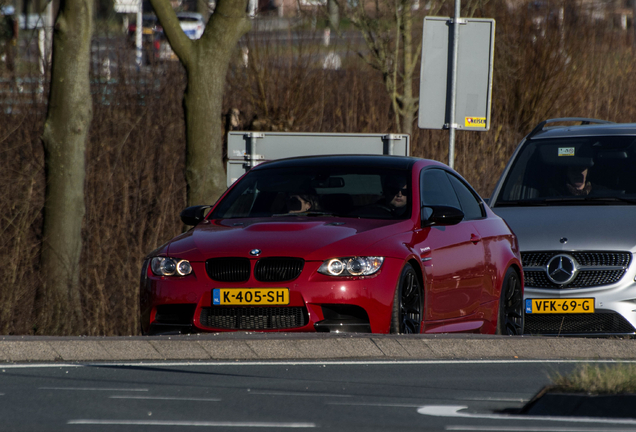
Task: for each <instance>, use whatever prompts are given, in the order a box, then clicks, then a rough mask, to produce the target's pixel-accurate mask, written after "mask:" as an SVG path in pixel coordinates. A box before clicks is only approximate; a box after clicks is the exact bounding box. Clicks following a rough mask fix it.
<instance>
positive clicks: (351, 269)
mask: <svg viewBox="0 0 636 432" xmlns="http://www.w3.org/2000/svg"><path fill="white" fill-rule="evenodd" d="M383 262H384V257H346V258H331V259H329V260H327V261H325V262H323V263H322V265H321V266H320V268H319V269H318V273H322V274H326V275H328V276H369V275H372V274H373V273H375V272H377V271H378V270H380V267H382V263H383Z"/></svg>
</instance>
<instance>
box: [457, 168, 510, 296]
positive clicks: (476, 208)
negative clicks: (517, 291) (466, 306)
mask: <svg viewBox="0 0 636 432" xmlns="http://www.w3.org/2000/svg"><path fill="white" fill-rule="evenodd" d="M448 178H449V179H450V181H451V184H452V185H453V189H455V193H456V194H457V198H458V199H459V203H460V205H461V210H462V211H463V212H464V220H465V221H470V223H471V224H472V225H473V228H474V229H475V234H476V235H477V236H478V237H479V238H480V239H481V240H480V243H481V245H482V247H483V250H484V261H483V263H482V266H481V267H482V271H483V280H482V285H481V286H482V289H481V292H480V299H479V301H480V302H481V303H482V304H483V303H486V302H488V301H492V300H496V299H498V298H499V295H498V294H497V293H496V292H495V287H494V284H493V281H494V279H495V277H496V273H497V268H496V264H495V258H494V257H493V248H494V245H495V244H496V243H497V242H498V241H500V238H499V234H500V232H499V230H493V229H492V228H493V226H492V221H491V220H489V219H487V218H486V211H485V210H484V208H483V204H482V203H483V201H482V200H481V199H480V198H479V196H478V195H477V194H476V193H475V192H474V191H473V190H472V188H470V187H469V186H468V185H467V184H466V183H465V182H464V181H463V180H462V179H460V178H458V177H456V176H455V175H453V174H451V173H448Z"/></svg>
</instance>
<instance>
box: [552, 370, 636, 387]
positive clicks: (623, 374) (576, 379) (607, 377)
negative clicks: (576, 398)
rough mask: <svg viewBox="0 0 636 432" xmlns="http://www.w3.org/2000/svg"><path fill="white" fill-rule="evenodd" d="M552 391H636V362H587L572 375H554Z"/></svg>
mask: <svg viewBox="0 0 636 432" xmlns="http://www.w3.org/2000/svg"><path fill="white" fill-rule="evenodd" d="M552 380H553V386H552V387H551V388H550V391H551V392H559V393H587V394H596V395H607V394H621V393H636V364H634V363H618V364H616V365H591V364H589V363H585V364H583V365H582V366H579V367H577V368H576V369H575V370H574V372H572V373H571V374H570V375H565V376H564V375H561V374H558V373H557V374H556V375H554V376H553V377H552Z"/></svg>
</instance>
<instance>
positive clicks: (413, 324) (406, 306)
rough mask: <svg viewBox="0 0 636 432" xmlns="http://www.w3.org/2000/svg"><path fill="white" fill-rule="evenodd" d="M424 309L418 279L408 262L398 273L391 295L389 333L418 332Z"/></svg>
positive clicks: (422, 295)
mask: <svg viewBox="0 0 636 432" xmlns="http://www.w3.org/2000/svg"><path fill="white" fill-rule="evenodd" d="M423 310H424V294H423V292H422V286H421V284H420V280H419V278H418V277H417V274H416V273H415V270H413V267H412V266H411V265H410V264H406V265H405V266H404V268H403V269H402V273H401V274H400V279H399V281H398V285H397V287H396V288H395V295H394V297H393V314H392V317H391V333H394V334H395V333H407V334H408V333H419V332H420V327H421V324H422V314H423Z"/></svg>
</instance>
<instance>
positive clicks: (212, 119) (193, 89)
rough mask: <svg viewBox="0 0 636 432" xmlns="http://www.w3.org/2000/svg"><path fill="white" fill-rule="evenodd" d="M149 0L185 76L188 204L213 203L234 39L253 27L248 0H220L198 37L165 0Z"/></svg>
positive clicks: (220, 183)
mask: <svg viewBox="0 0 636 432" xmlns="http://www.w3.org/2000/svg"><path fill="white" fill-rule="evenodd" d="M151 3H152V7H153V8H154V10H155V13H156V14H157V17H158V18H159V21H160V22H161V25H162V27H163V29H164V32H165V34H166V37H167V38H168V41H169V42H170V45H171V46H172V49H173V50H174V52H175V54H176V55H177V57H179V60H180V61H181V63H182V64H183V66H184V67H185V69H186V72H187V77H188V84H187V87H186V91H185V94H184V97H183V105H184V110H185V121H186V182H187V185H188V196H187V201H188V205H196V204H209V203H213V202H214V201H215V200H216V199H217V198H218V197H219V196H220V195H221V193H222V192H223V191H224V190H225V189H226V180H225V169H224V166H223V125H222V104H223V92H224V88H225V77H226V75H227V70H228V66H229V63H230V60H231V59H232V55H233V54H234V51H235V48H236V44H237V42H238V40H239V39H240V38H241V36H243V35H244V34H245V33H246V32H248V31H249V30H250V28H251V23H250V21H249V18H248V16H247V13H246V10H247V0H218V1H217V4H216V9H215V10H214V13H213V14H212V15H211V16H210V19H209V21H208V23H207V25H206V27H205V31H204V32H203V36H201V39H198V40H190V39H188V37H187V36H186V35H185V33H183V31H182V30H181V27H180V25H179V21H178V20H177V16H176V14H175V12H174V10H173V9H172V6H171V5H170V1H169V0H151Z"/></svg>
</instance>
